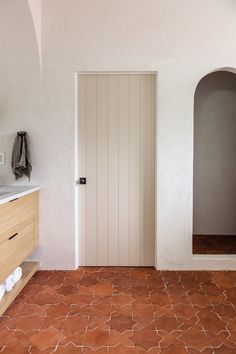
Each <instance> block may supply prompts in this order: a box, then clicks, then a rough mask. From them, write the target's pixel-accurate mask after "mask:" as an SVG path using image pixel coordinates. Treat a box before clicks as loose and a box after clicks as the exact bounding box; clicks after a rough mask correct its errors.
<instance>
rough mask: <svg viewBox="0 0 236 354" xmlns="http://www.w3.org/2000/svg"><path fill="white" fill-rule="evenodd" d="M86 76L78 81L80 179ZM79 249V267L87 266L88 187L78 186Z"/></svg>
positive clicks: (81, 172) (83, 155)
mask: <svg viewBox="0 0 236 354" xmlns="http://www.w3.org/2000/svg"><path fill="white" fill-rule="evenodd" d="M86 122H87V117H86V76H85V75H80V76H79V79H78V159H79V161H78V169H79V171H78V173H79V176H80V177H83V176H86V173H87V171H86V145H87V144H86V125H87V124H86ZM78 188H79V192H78V197H79V201H78V212H79V225H78V233H79V235H78V237H79V242H78V247H79V250H78V252H79V265H86V264H87V259H86V253H87V251H86V239H87V235H86V220H87V215H86V193H87V189H86V186H78Z"/></svg>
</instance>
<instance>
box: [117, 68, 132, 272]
mask: <svg viewBox="0 0 236 354" xmlns="http://www.w3.org/2000/svg"><path fill="white" fill-rule="evenodd" d="M129 130H130V122H129V75H119V265H121V266H123V265H129V264H130V259H129V255H130V235H129V231H130V230H129V229H130V227H129V222H130V215H129V209H130V206H129V202H130V201H129V189H130V185H129V183H130V170H129V169H130V151H129Z"/></svg>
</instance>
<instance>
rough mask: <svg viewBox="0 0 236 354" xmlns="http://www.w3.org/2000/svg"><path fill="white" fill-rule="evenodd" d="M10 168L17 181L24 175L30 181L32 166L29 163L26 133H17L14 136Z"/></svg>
mask: <svg viewBox="0 0 236 354" xmlns="http://www.w3.org/2000/svg"><path fill="white" fill-rule="evenodd" d="M11 167H12V171H13V173H14V175H15V177H16V179H19V178H21V177H23V176H24V175H25V176H27V177H28V178H29V180H30V175H31V171H32V165H31V162H30V153H29V145H28V141H27V133H26V132H18V133H17V135H16V138H15V142H14V146H13V152H12V161H11Z"/></svg>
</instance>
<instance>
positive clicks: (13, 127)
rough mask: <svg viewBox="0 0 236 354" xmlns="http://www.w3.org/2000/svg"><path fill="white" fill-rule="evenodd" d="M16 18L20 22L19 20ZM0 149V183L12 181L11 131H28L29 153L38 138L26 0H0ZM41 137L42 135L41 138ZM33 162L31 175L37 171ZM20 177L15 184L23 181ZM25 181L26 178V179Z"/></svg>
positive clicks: (37, 78) (38, 98)
mask: <svg viewBox="0 0 236 354" xmlns="http://www.w3.org/2000/svg"><path fill="white" fill-rule="evenodd" d="M19 18H20V21H19ZM0 42H1V43H4V50H2V51H1V55H0V152H4V153H5V165H0V177H2V179H3V183H7V184H9V183H14V182H15V179H14V175H13V174H12V172H11V154H12V147H13V142H14V138H15V134H16V132H17V131H19V130H25V131H27V132H28V133H29V136H30V140H31V156H32V158H33V159H34V162H35V160H36V159H35V158H34V157H35V156H36V155H37V154H38V151H37V152H36V151H34V150H35V147H36V146H37V145H39V144H38V143H37V141H38V140H39V139H40V138H41V137H40V132H41V131H42V129H40V119H39V118H40V113H41V102H42V91H41V72H40V63H39V54H38V46H37V40H36V36H35V29H34V25H33V20H32V15H31V12H30V8H29V5H28V2H27V0H22V1H8V0H1V1H0ZM41 139H42V138H41ZM36 170H37V166H36V163H34V173H33V176H32V177H33V178H32V179H31V182H30V183H32V184H33V183H35V182H34V178H35V176H36V173H38V171H37V172H36ZM26 181H27V179H21V180H20V181H18V183H17V184H19V183H25V182H26ZM27 183H28V181H27Z"/></svg>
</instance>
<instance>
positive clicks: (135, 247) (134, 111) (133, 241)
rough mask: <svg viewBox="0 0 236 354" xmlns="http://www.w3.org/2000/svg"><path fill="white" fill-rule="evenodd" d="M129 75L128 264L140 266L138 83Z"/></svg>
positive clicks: (137, 78) (134, 77)
mask: <svg viewBox="0 0 236 354" xmlns="http://www.w3.org/2000/svg"><path fill="white" fill-rule="evenodd" d="M139 79H140V78H139V75H130V132H129V133H130V264H131V265H133V266H139V265H140V236H141V235H140V223H139V220H140V208H139V202H140V82H139Z"/></svg>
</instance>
